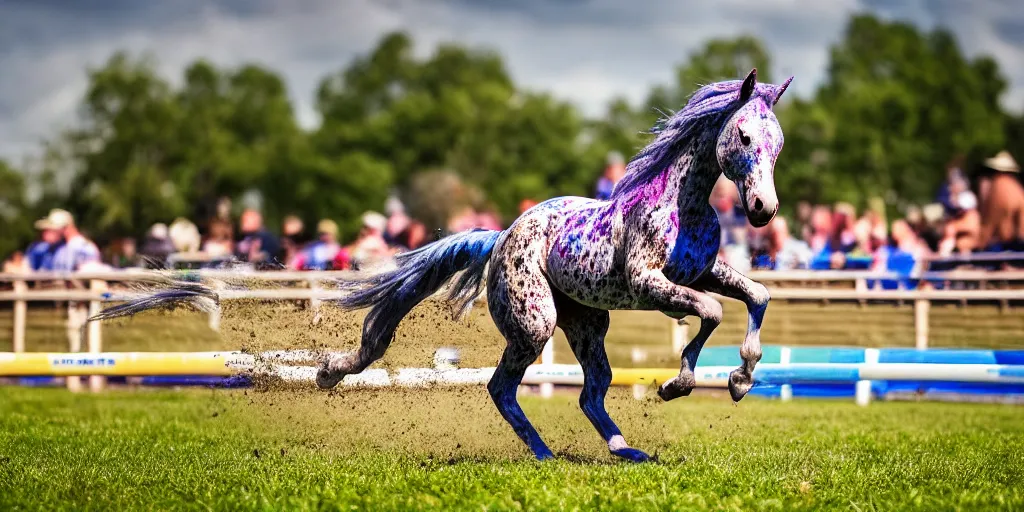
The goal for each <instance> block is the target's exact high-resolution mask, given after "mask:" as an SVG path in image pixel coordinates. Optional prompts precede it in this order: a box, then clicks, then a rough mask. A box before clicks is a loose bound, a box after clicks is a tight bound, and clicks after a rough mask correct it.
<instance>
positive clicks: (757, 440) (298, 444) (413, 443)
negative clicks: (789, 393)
mask: <svg viewBox="0 0 1024 512" xmlns="http://www.w3.org/2000/svg"><path fill="white" fill-rule="evenodd" d="M627 395H628V392H626V391H625V390H621V389H619V390H613V392H612V395H611V396H610V397H609V406H610V407H609V408H610V410H611V412H612V415H613V416H614V417H616V418H617V419H618V420H619V422H620V424H621V425H622V427H623V430H624V432H625V433H626V436H627V439H629V440H630V441H631V442H632V443H633V444H634V445H635V446H638V447H641V448H644V449H646V450H648V451H649V452H650V453H652V454H654V453H656V454H657V458H658V461H657V462H654V463H647V464H643V465H631V464H628V463H623V462H619V461H618V460H614V459H613V458H612V457H610V456H608V455H607V454H606V452H605V449H604V446H603V443H602V442H601V441H600V440H599V439H598V437H597V435H596V434H595V433H594V432H593V429H592V428H591V427H590V425H589V424H588V423H587V422H586V420H585V419H584V417H583V415H582V414H581V413H580V412H579V410H578V408H577V407H576V404H575V395H573V394H568V393H567V394H556V396H555V397H554V398H553V399H550V400H541V399H538V398H532V397H524V398H523V402H524V406H525V408H526V410H527V413H528V414H530V415H531V416H532V418H534V421H535V423H536V424H537V426H538V428H539V429H540V431H541V434H542V435H543V436H544V437H545V439H546V440H547V441H548V442H549V444H550V445H551V446H552V449H553V450H554V451H555V452H556V453H557V454H560V457H559V459H558V460H555V461H549V462H545V463H538V462H535V461H533V460H531V459H530V458H529V456H528V455H527V453H526V450H525V448H524V447H523V446H521V444H520V443H519V441H518V439H516V438H515V437H514V435H513V433H512V432H511V430H510V429H509V428H508V427H507V426H506V425H505V424H504V423H503V422H502V420H501V418H500V417H499V416H498V414H497V412H495V411H494V410H493V408H492V406H491V404H490V402H489V400H488V398H487V396H486V391H485V390H484V389H483V388H466V389H463V390H458V391H456V390H441V389H435V390H430V391H378V392H373V391H350V392H345V393H343V394H342V393H331V394H328V393H321V392H306V391H287V392H286V391H264V392H257V391H248V392H242V391H212V390H202V391H198V390H193V391H152V390H150V391H111V392H108V393H105V394H101V395H72V394H69V393H67V392H65V391H63V390H55V389H21V388H0V510H167V509H194V510H208V509H219V510H254V509H261V510H268V509H276V510H341V509H352V508H356V509H373V510H382V509H436V508H445V509H472V510H481V509H493V510H537V509H547V510H570V509H602V510H626V509H643V510H986V509H989V510H1020V509H1022V508H1024V408H1020V407H1014V406H997V405H966V404H940V403H885V402H882V403H875V404H872V405H871V406H870V407H867V408H859V407H856V406H854V405H853V404H852V403H849V402H845V401H844V402H829V401H796V402H792V403H788V404H780V403H777V402H770V401H767V400H763V399H762V400H758V399H756V398H754V397H751V398H748V399H746V400H745V401H743V402H741V403H740V404H739V405H733V404H732V403H731V401H729V400H728V398H726V397H708V396H694V397H689V398H686V399H681V400H677V401H675V402H672V403H668V404H664V403H660V402H656V401H653V400H643V401H637V400H634V399H633V398H632V397H630V396H627Z"/></svg>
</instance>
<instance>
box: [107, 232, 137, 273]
mask: <svg viewBox="0 0 1024 512" xmlns="http://www.w3.org/2000/svg"><path fill="white" fill-rule="evenodd" d="M108 250H109V253H108V254H109V259H108V260H107V261H108V262H109V264H110V266H112V267H114V268H130V267H134V266H136V264H137V263H138V256H139V255H138V252H137V251H136V247H135V239H134V238H131V237H124V238H118V239H117V240H114V242H113V243H111V244H110V247H109V248H108Z"/></svg>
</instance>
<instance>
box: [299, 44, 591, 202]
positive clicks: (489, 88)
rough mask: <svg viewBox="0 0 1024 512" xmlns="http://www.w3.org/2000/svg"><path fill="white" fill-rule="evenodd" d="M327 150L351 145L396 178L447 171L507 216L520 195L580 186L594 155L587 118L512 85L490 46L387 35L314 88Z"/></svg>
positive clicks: (320, 137) (582, 189) (320, 136)
mask: <svg viewBox="0 0 1024 512" xmlns="http://www.w3.org/2000/svg"><path fill="white" fill-rule="evenodd" d="M317 106H318V108H319V111H320V113H321V115H322V117H323V124H322V126H321V127H320V129H319V130H318V132H317V133H316V135H315V140H316V141H317V147H318V148H319V149H320V150H321V151H323V152H324V153H325V154H328V155H343V154H346V153H349V152H352V151H358V152H363V153H366V154H368V155H370V156H372V157H375V158H377V159H379V160H382V161H387V162H389V163H390V164H391V165H392V166H393V169H394V177H395V179H396V181H397V182H398V184H400V185H401V186H404V187H407V186H409V185H410V183H411V177H412V176H414V175H415V174H417V173H420V172H423V171H427V170H430V169H436V168H445V169H450V170H451V171H453V172H456V173H457V174H459V175H460V176H461V177H462V178H463V179H465V180H467V182H468V183H470V184H472V185H475V186H478V187H480V188H482V189H484V190H485V191H486V192H487V193H488V194H487V197H488V198H489V199H490V201H491V202H492V203H493V205H494V206H495V207H497V209H498V210H499V211H500V212H501V213H503V214H505V216H506V217H511V216H514V215H515V214H516V205H517V204H518V203H519V201H520V200H521V199H523V198H536V199H544V198H546V197H549V196H551V195H553V194H557V193H574V194H582V193H586V192H587V187H588V186H589V183H590V182H591V181H593V179H594V174H595V172H596V170H597V169H599V167H597V165H598V164H599V162H600V157H599V156H598V155H597V154H596V153H594V152H593V151H591V147H590V146H589V145H586V144H580V143H579V140H580V137H581V136H582V134H583V130H584V120H583V119H582V117H581V116H580V115H579V113H578V112H577V111H576V109H575V108H573V107H572V106H571V105H570V104H568V103H565V102H562V101H558V100H555V99H553V98H551V97H550V96H547V95H544V94H537V93H532V92H529V91H522V90H517V89H516V87H515V85H514V84H513V83H512V80H511V78H510V77H509V75H508V73H507V71H506V70H505V66H504V63H503V62H502V60H501V58H500V57H499V56H498V55H496V54H494V53H491V52H487V51H477V50H469V49H466V48H463V47H459V46H455V45H442V46H440V47H439V48H438V49H437V51H436V52H435V53H434V54H433V55H432V56H431V57H430V58H429V59H427V60H422V61H421V60H416V59H414V58H413V56H412V42H411V41H410V40H409V38H408V36H406V35H405V34H402V33H396V34H391V35H389V36H387V37H385V38H384V39H383V40H382V41H381V43H380V44H379V45H378V46H377V48H376V49H374V50H373V51H372V52H370V53H369V55H367V56H366V57H363V58H361V59H358V60H356V61H355V62H354V63H352V64H351V65H350V66H348V67H347V68H346V69H344V70H342V71H340V72H338V73H336V74H334V75H331V76H329V77H327V78H326V79H325V80H324V81H323V82H322V84H321V85H320V88H319V91H318V93H317Z"/></svg>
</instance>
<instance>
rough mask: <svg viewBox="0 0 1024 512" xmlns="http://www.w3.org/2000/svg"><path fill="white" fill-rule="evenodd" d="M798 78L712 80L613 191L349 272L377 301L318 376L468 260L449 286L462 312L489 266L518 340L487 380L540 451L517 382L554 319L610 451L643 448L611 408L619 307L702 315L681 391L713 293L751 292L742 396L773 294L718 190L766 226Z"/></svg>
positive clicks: (328, 377) (735, 375) (349, 363)
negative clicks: (721, 209) (731, 248)
mask: <svg viewBox="0 0 1024 512" xmlns="http://www.w3.org/2000/svg"><path fill="white" fill-rule="evenodd" d="M788 84H789V82H788V81H787V82H786V83H785V84H783V85H781V86H776V85H765V84H760V85H759V84H756V71H754V72H751V74H750V75H749V76H748V77H747V79H746V80H744V81H742V82H739V81H734V82H721V83H717V84H712V85H709V86H705V87H703V88H701V89H700V90H699V91H698V92H697V93H696V94H694V96H693V98H691V99H690V101H689V102H688V103H687V105H686V107H685V108H684V109H683V110H682V111H680V112H679V113H677V114H675V115H674V116H672V117H671V118H669V119H668V120H666V121H665V123H663V124H662V125H661V126H660V127H659V128H658V129H657V130H656V133H657V134H658V135H657V137H656V139H655V141H654V142H653V143H651V144H650V145H649V146H647V147H646V148H645V149H644V150H643V151H641V152H640V154H638V155H637V156H636V157H634V158H633V160H631V161H630V163H629V165H628V166H627V173H626V176H625V177H624V178H623V180H622V182H620V183H619V184H618V185H617V186H616V189H615V191H614V193H613V194H612V198H611V199H610V200H608V201H598V200H593V199H585V198H579V197H562V198H556V199H551V200H549V201H546V202H544V203H541V204H539V205H537V206H535V207H533V208H532V209H530V210H529V211H527V212H526V213H524V214H523V215H522V216H520V217H519V218H518V219H517V220H516V221H515V222H514V223H513V224H512V226H511V227H509V228H508V229H507V230H505V231H501V232H497V231H473V232H468V233H462V234H458V235H454V236H451V237H448V238H445V239H442V240H440V241H438V242H435V243H433V244H430V245H428V246H426V247H424V248H422V249H420V250H417V251H413V252H410V253H406V254H404V255H402V256H400V258H399V261H398V269H397V270H394V271H392V272H389V273H385V274H380V275H378V276H375V277H372V278H370V279H368V280H367V281H363V282H356V283H352V284H350V285H349V288H350V289H351V291H352V293H351V294H350V295H348V296H347V297H346V298H344V299H341V300H340V301H339V303H340V305H341V306H342V307H344V308H348V309H357V308H363V307H372V308H373V309H372V310H371V311H370V313H369V314H368V315H367V319H366V323H365V324H364V327H363V343H362V347H361V349H360V351H359V353H358V354H354V355H349V356H345V357H339V358H331V359H328V360H326V361H325V362H324V364H323V366H322V368H321V370H320V372H319V375H318V378H317V382H318V384H320V385H321V387H325V388H329V387H333V386H334V385H336V384H337V382H338V381H340V379H341V378H342V377H343V376H344V375H347V374H350V373H356V372H359V371H362V369H364V368H366V366H368V365H369V364H371V363H372V362H373V361H375V360H376V359H378V358H379V357H380V356H382V355H383V353H384V350H386V348H387V346H388V344H389V343H390V342H391V339H392V338H393V336H394V330H395V328H396V327H397V325H398V321H400V320H401V318H402V317H404V316H405V314H407V313H408V312H409V311H410V310H411V309H412V307H413V306H415V305H416V304H417V303H418V302H420V301H421V300H423V299H424V298H426V297H427V296H429V295H430V294H432V293H433V292H435V291H436V290H438V289H439V288H441V287H442V286H443V285H444V284H445V283H446V282H447V281H448V280H450V279H452V278H453V277H454V276H455V274H457V273H459V272H460V271H461V272H462V277H461V278H459V280H458V281H457V282H456V284H455V286H454V287H453V289H452V291H451V293H450V295H449V298H450V299H451V300H452V302H454V303H455V306H456V307H455V309H456V310H457V311H464V310H465V309H466V306H467V305H468V304H469V303H470V301H471V300H472V297H473V296H474V294H475V293H477V292H479V290H480V287H481V286H482V281H481V279H482V277H483V274H484V272H485V267H486V272H487V280H486V282H487V298H488V306H489V307H490V312H491V317H492V318H493V319H494V322H495V323H496V324H497V326H498V329H499V331H500V332H501V333H502V335H504V337H505V338H506V340H507V341H508V345H507V347H506V349H505V352H504V354H503V355H502V357H501V361H499V363H498V365H497V368H496V369H495V373H494V376H493V377H492V379H491V381H490V383H489V384H488V386H487V387H488V390H489V391H490V394H491V397H492V399H493V400H494V403H495V405H496V406H497V408H498V410H499V411H500V412H501V415H502V416H503V417H504V418H505V419H506V420H507V421H508V422H509V424H510V425H511V426H512V427H513V429H514V430H515V432H516V434H518V435H519V437H520V438H521V439H522V440H523V441H524V442H525V443H526V444H527V445H528V446H529V447H530V449H531V450H532V451H533V453H534V454H535V455H536V456H537V457H538V458H540V459H544V458H548V457H551V455H552V454H551V451H550V450H549V449H548V447H547V446H546V445H545V444H544V442H543V441H542V440H541V438H540V436H539V435H538V433H537V431H536V429H534V427H533V425H532V424H531V423H530V421H529V420H528V419H527V418H526V416H525V414H524V413H523V410H522V409H521V408H520V407H519V403H518V402H517V400H516V389H517V388H518V386H519V384H520V382H521V381H522V378H523V375H524V374H525V372H526V369H527V367H528V366H529V365H530V364H531V363H533V361H535V360H536V358H537V356H538V355H539V354H540V352H541V350H542V348H543V346H544V344H545V343H546V342H547V340H548V339H549V338H550V337H551V335H552V333H553V332H554V329H555V327H556V326H557V327H560V328H561V329H562V330H563V331H564V332H565V334H566V337H567V338H568V341H569V344H570V346H571V347H572V349H573V352H574V353H575V355H576V358H577V359H578V360H579V361H580V364H581V365H582V367H583V371H584V375H585V378H584V386H583V391H582V393H581V394H580V406H581V407H582V409H583V412H584V413H585V414H586V416H587V418H589V419H590V421H591V422H592V423H593V424H594V427H595V428H596V429H597V431H598V432H599V433H600V434H601V437H602V438H603V439H604V440H605V441H606V442H607V443H608V448H609V450H610V451H611V452H612V453H613V454H615V455H618V456H621V457H624V458H626V459H629V460H633V461H643V460H646V459H647V455H646V454H644V453H643V452H641V451H640V450H637V449H634V448H631V447H629V445H628V444H627V443H626V441H625V439H624V438H623V436H622V433H621V432H620V431H619V428H618V427H617V426H616V425H615V423H614V422H613V421H612V420H611V418H610V417H609V416H608V413H607V412H606V410H605V407H604V396H605V393H606V392H607V390H608V386H609V385H610V383H611V367H610V366H609V364H608V357H607V355H606V353H605V348H604V337H605V334H606V332H607V330H608V310H612V309H642V310H658V311H662V312H664V313H665V314H666V315H668V316H670V317H672V318H677V319H678V318H683V317H685V316H688V315H692V316H697V317H698V318H700V320H701V328H700V331H699V332H698V333H697V335H696V336H695V337H694V339H693V340H692V341H691V342H690V343H689V344H688V345H687V346H686V349H685V350H684V351H683V354H682V362H681V365H680V366H681V367H680V372H679V375H678V376H676V377H675V378H673V379H671V380H669V381H668V382H666V383H664V384H663V385H662V386H661V388H660V389H659V390H658V394H659V396H661V397H662V398H663V399H665V400H671V399H673V398H677V397H680V396H684V395H688V394H689V393H690V391H691V390H692V389H693V388H694V386H695V384H696V382H695V379H694V373H693V369H694V366H695V365H696V364H697V357H698V355H699V354H700V351H701V348H702V347H703V345H704V342H705V341H707V339H708V337H709V336H710V335H711V333H712V331H714V329H715V328H716V327H717V326H718V324H719V323H720V322H721V319H722V306H721V304H719V303H718V301H716V300H715V299H713V298H712V297H711V296H710V295H708V293H707V292H717V293H720V294H722V295H725V296H728V297H732V298H736V299H738V300H741V301H743V302H744V303H745V304H746V305H747V310H748V313H749V326H748V329H747V335H746V338H745V339H744V341H743V345H742V347H741V349H740V354H741V356H742V359H743V365H742V366H740V367H739V368H737V369H736V370H734V371H733V372H732V373H731V374H730V378H729V390H730V392H731V394H732V397H733V399H734V400H740V399H741V398H742V397H743V396H744V395H745V394H746V393H747V391H749V390H750V387H751V386H752V384H753V371H754V366H755V365H756V364H757V361H758V360H760V358H761V346H760V327H761V321H762V318H763V317H764V312H765V308H766V307H767V304H768V299H769V296H768V292H767V290H766V289H765V287H764V286H762V285H760V284H758V283H755V282H753V281H751V280H750V279H748V278H746V277H745V276H743V275H741V274H740V273H738V272H737V271H735V270H733V269H732V268H730V267H729V266H728V265H727V264H725V263H724V262H722V261H720V260H719V259H718V258H717V254H718V249H719V247H718V244H719V240H720V230H721V228H720V227H719V224H718V217H717V215H716V213H715V211H714V210H713V209H712V208H711V206H710V205H709V204H708V197H709V196H710V193H711V189H712V187H714V184H715V182H716V181H717V179H718V177H719V176H720V175H721V174H722V173H723V172H724V174H725V176H726V177H727V178H728V179H730V180H732V181H733V182H735V183H736V184H737V186H738V188H739V190H740V192H741V196H742V201H743V207H744V210H745V211H746V213H747V216H748V218H749V219H750V221H751V223H753V224H754V225H757V226H763V225H765V224H767V222H768V221H769V220H771V218H772V217H773V216H774V215H775V212H776V211H777V209H778V199H777V196H776V194H775V186H774V165H775V159H776V157H777V156H778V153H779V151H781V149H782V140H783V138H782V130H781V128H780V127H779V124H778V121H777V120H776V118H775V115H774V114H773V113H772V106H773V105H774V104H775V102H776V101H777V100H778V98H779V96H780V95H781V94H782V92H783V91H784V90H785V88H786V86H787V85H788Z"/></svg>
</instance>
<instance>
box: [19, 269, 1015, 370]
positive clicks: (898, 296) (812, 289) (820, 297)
mask: <svg viewBox="0 0 1024 512" xmlns="http://www.w3.org/2000/svg"><path fill="white" fill-rule="evenodd" d="M188 272H189V273H191V274H197V275H199V276H202V277H204V278H208V279H225V280H231V281H238V280H240V279H251V280H256V281H265V282H276V283H282V284H283V283H300V284H302V285H304V287H301V288H300V287H275V288H267V289H223V290H220V291H219V292H218V293H219V295H220V298H221V299H222V300H238V299H264V300H304V301H310V303H311V306H312V307H313V309H314V310H316V309H317V307H318V305H319V302H320V301H321V300H325V299H331V298H337V297H338V296H339V294H338V292H336V291H332V290H330V289H325V288H323V285H324V284H325V283H326V282H329V281H332V280H337V279H346V278H349V279H351V278H352V277H354V276H356V275H358V274H355V273H353V272H291V271H263V272H256V271H248V272H246V271H236V270H230V271H226V270H193V271H188ZM156 275H158V274H156V273H154V272H153V271H129V270H126V271H108V272H79V273H36V274H0V283H4V282H8V283H11V284H12V288H13V289H12V290H9V291H0V302H13V303H14V307H13V315H14V322H13V324H14V325H13V327H14V332H13V341H14V343H13V345H14V352H23V351H25V330H26V322H27V309H28V308H27V304H28V303H29V302H68V303H69V308H68V314H69V319H68V320H69V322H68V324H69V326H68V336H69V349H70V351H71V352H79V351H81V341H82V340H81V326H82V325H83V324H84V320H85V318H86V317H87V316H89V315H93V314H96V313H98V312H99V311H100V310H101V308H102V303H103V302H110V301H119V300H125V299H127V298H130V297H132V296H134V295H135V294H134V293H133V292H131V291H130V289H125V290H120V291H112V290H113V289H112V288H111V284H112V283H132V282H139V281H146V280H152V279H153V278H154V276H156ZM159 275H162V276H166V274H159ZM748 275H749V276H750V277H751V278H753V279H755V280H757V281H760V282H763V283H765V284H766V285H767V286H768V287H769V290H770V292H771V295H772V298H773V299H774V300H800V301H825V302H827V301H857V302H861V303H864V302H867V301H882V302H913V304H914V318H915V321H914V326H915V346H916V347H917V348H919V349H924V348H927V347H928V331H929V319H928V318H929V309H930V306H931V303H932V302H934V301H952V302H960V303H966V302H973V301H988V302H993V301H994V302H998V303H1000V304H1001V305H1003V306H1004V307H1009V305H1010V302H1011V301H1020V300H1024V271H1001V272H984V271H951V272H925V273H921V274H918V275H916V276H914V278H915V279H922V280H926V281H930V282H940V283H945V285H946V287H947V288H949V285H951V284H953V283H971V284H972V287H973V288H972V289H928V288H927V287H924V288H919V289H914V290H907V289H892V290H884V289H878V288H877V287H876V288H870V287H869V286H868V283H870V282H876V283H878V282H881V281H885V280H888V281H895V282H900V280H902V279H905V277H906V276H900V275H896V274H890V273H877V272H857V271H793V272H771V271H753V272H750V273H749V274H748ZM29 282H36V283H51V284H52V283H74V284H73V285H71V286H66V285H64V286H62V287H59V288H42V289H30V288H29V286H28V283H29ZM836 285H839V286H840V287H835V286H836ZM953 288H956V287H953ZM720 298H721V297H720ZM666 321H668V320H666ZM210 325H211V327H213V328H214V329H216V328H217V326H218V325H219V318H218V316H217V314H216V313H214V314H212V315H211V317H210ZM672 325H673V332H672V340H671V343H672V345H673V346H675V347H676V348H677V349H678V348H681V345H682V344H685V342H686V332H685V330H684V329H685V326H679V324H677V323H676V322H672ZM87 338H88V339H87V348H88V351H89V352H101V351H102V341H101V326H100V323H98V322H93V323H91V324H89V328H88V332H87Z"/></svg>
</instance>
